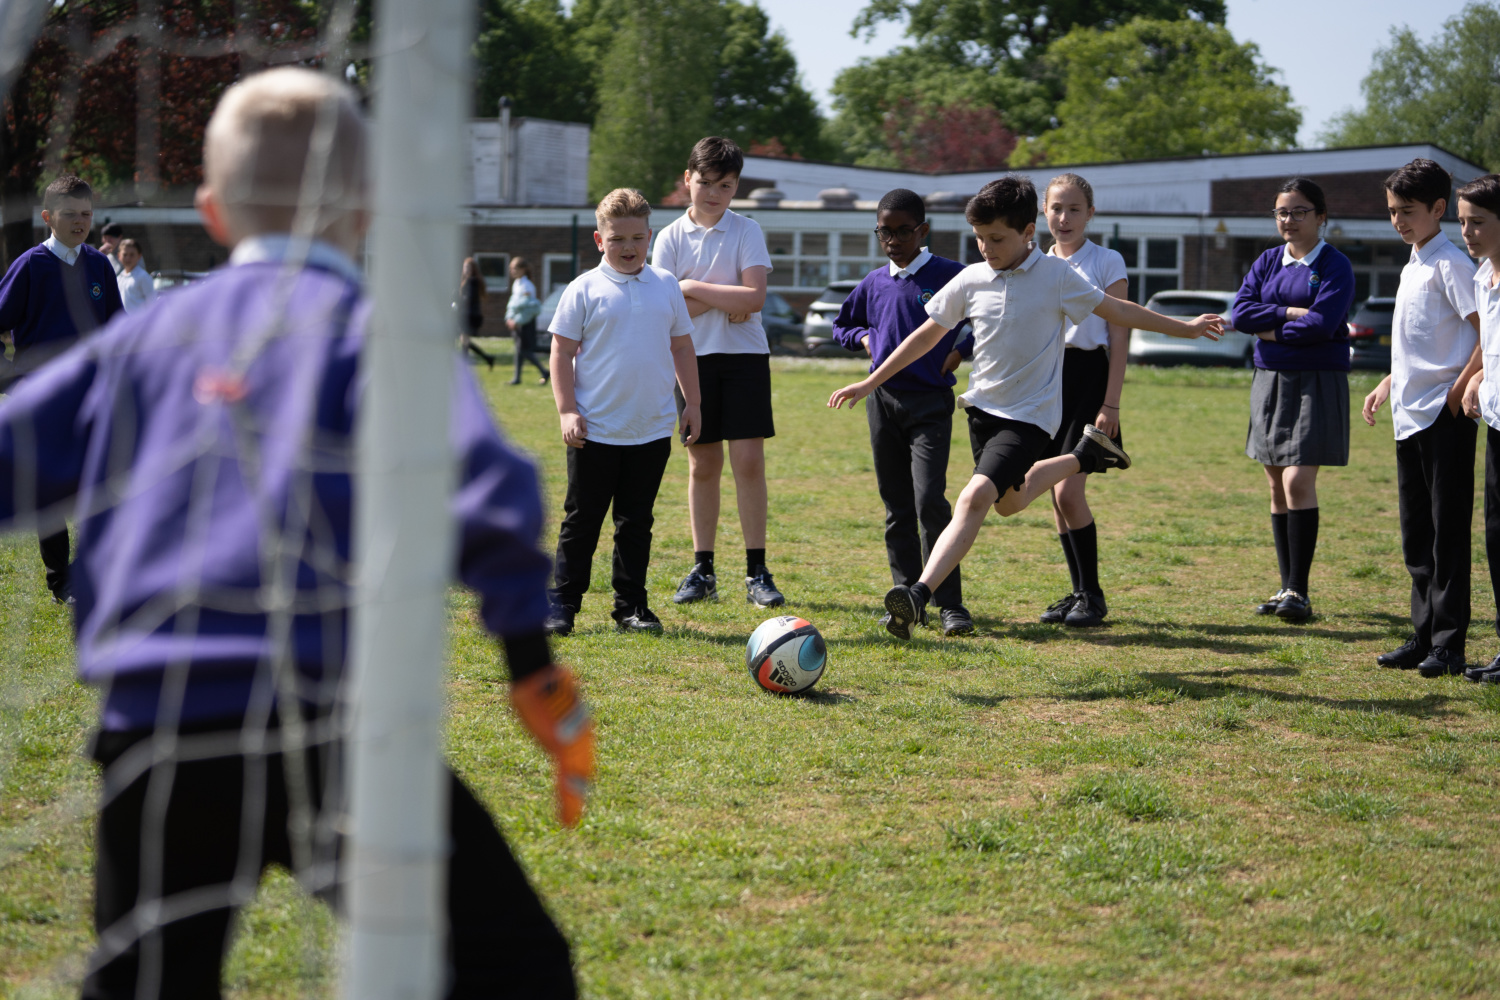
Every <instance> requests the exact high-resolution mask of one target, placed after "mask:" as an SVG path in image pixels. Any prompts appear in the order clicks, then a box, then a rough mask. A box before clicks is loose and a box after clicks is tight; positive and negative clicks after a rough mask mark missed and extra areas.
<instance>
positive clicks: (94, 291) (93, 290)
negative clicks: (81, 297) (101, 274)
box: [89, 281, 104, 302]
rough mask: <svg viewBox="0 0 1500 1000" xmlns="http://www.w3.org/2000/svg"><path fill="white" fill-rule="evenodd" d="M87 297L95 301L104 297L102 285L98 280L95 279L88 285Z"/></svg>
mask: <svg viewBox="0 0 1500 1000" xmlns="http://www.w3.org/2000/svg"><path fill="white" fill-rule="evenodd" d="M89 298H91V299H93V300H94V301H95V302H97V301H99V300H100V299H102V298H104V286H103V285H101V284H99V282H97V281H96V282H94V283H93V284H92V285H90V286H89Z"/></svg>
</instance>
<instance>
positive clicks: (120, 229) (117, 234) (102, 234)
mask: <svg viewBox="0 0 1500 1000" xmlns="http://www.w3.org/2000/svg"><path fill="white" fill-rule="evenodd" d="M124 239H125V227H124V226H122V225H120V224H119V223H118V222H111V223H108V224H106V225H105V226H104V228H102V229H100V230H99V252H100V253H102V254H104V256H106V257H108V258H109V263H110V265H111V266H112V267H114V269H115V274H119V273H120V272H122V271H124V270H125V265H124V264H121V263H120V243H121V242H122V241H123V240H124Z"/></svg>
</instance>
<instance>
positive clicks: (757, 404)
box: [675, 354, 776, 444]
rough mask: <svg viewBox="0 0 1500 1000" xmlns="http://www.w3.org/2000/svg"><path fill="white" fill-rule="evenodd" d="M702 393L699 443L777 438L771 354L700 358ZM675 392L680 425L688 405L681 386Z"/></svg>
mask: <svg viewBox="0 0 1500 1000" xmlns="http://www.w3.org/2000/svg"><path fill="white" fill-rule="evenodd" d="M698 390H699V392H701V393H702V394H703V426H702V427H701V428H699V430H698V444H713V443H714V442H716V441H738V440H741V439H743V438H768V437H775V436H776V425H775V423H773V422H772V420H771V356H770V355H769V354H700V355H698ZM675 392H676V395H677V416H678V417H679V422H680V418H681V417H682V410H683V407H685V406H686V405H687V403H686V401H684V400H683V398H682V388H681V386H679V387H678V388H677V389H676V390H675Z"/></svg>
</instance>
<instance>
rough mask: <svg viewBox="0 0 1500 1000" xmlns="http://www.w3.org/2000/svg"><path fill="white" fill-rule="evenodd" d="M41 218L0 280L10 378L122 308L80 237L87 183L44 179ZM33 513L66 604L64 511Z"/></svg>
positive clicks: (85, 232)
mask: <svg viewBox="0 0 1500 1000" xmlns="http://www.w3.org/2000/svg"><path fill="white" fill-rule="evenodd" d="M42 222H43V223H44V224H46V226H47V228H48V229H50V230H51V231H52V234H51V235H50V236H48V237H47V238H46V239H45V240H44V241H42V242H41V243H40V244H38V245H37V246H34V247H32V248H31V249H30V250H28V251H26V252H25V253H23V254H21V256H19V257H17V258H16V259H15V261H14V262H12V264H11V265H10V270H8V271H6V272H5V277H4V279H3V280H0V331H5V330H8V331H10V335H11V343H12V344H13V345H14V348H15V350H14V355H13V357H12V358H11V362H12V372H11V378H12V379H14V378H21V377H24V376H25V375H27V374H29V373H31V372H33V371H35V370H36V369H37V368H38V367H40V366H41V364H42V363H43V362H45V361H46V360H48V359H49V358H53V357H56V356H57V355H58V354H61V353H62V352H63V351H65V350H67V349H68V348H69V347H71V346H72V345H73V343H74V342H75V341H76V340H78V338H79V337H81V336H84V335H85V334H89V333H92V332H93V331H94V330H96V329H98V328H99V327H101V326H103V325H104V324H105V323H107V322H109V319H110V317H112V316H114V315H115V314H116V313H118V312H121V311H122V310H123V309H124V306H123V305H122V304H121V302H120V286H119V282H118V280H117V279H116V278H115V268H114V265H113V264H112V263H111V262H110V258H108V257H106V256H105V255H104V254H102V253H100V252H99V251H98V250H95V249H94V248H93V247H91V246H89V245H88V243H87V242H85V241H86V240H87V239H88V238H89V229H90V228H92V226H93V224H94V191H93V189H92V188H90V187H89V185H88V183H87V182H86V181H84V180H82V179H81V178H78V177H74V176H73V175H72V174H64V175H63V176H61V177H59V178H57V180H55V181H53V182H52V183H51V184H48V185H47V190H46V191H45V192H43V194H42ZM37 513H38V515H39V516H40V518H41V520H42V521H43V530H47V528H51V529H52V530H51V533H50V534H45V535H43V536H41V549H42V565H43V566H45V567H46V569H47V589H48V590H50V591H52V599H53V600H55V601H57V602H58V603H59V604H71V603H72V602H73V591H72V585H71V583H70V581H69V573H68V526H67V524H66V522H65V521H64V520H63V518H64V516H65V512H64V511H62V510H50V511H38V512H37Z"/></svg>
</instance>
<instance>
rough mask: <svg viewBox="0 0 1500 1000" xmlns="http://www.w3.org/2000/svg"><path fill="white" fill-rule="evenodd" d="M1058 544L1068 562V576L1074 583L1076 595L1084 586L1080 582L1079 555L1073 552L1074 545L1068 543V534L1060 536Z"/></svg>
mask: <svg viewBox="0 0 1500 1000" xmlns="http://www.w3.org/2000/svg"><path fill="white" fill-rule="evenodd" d="M1057 543H1058V544H1059V545H1061V546H1062V550H1063V558H1064V559H1066V560H1068V576H1069V577H1070V578H1071V579H1072V581H1073V593H1075V594H1076V593H1078V588H1079V587H1080V586H1082V584H1080V583H1079V582H1078V555H1077V554H1076V553H1075V552H1074V551H1073V543H1072V542H1070V541H1068V532H1066V531H1064V532H1062V533H1061V534H1059V535H1058V536H1057Z"/></svg>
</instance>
